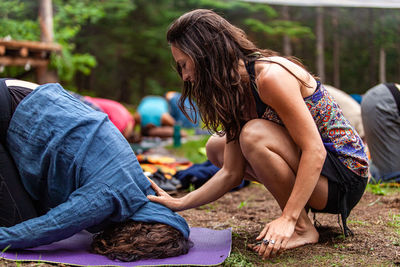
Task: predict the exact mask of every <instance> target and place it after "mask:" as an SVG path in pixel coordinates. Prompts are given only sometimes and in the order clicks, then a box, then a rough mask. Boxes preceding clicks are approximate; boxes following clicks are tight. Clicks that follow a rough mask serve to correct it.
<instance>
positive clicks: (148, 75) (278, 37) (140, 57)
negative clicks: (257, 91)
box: [0, 0, 400, 104]
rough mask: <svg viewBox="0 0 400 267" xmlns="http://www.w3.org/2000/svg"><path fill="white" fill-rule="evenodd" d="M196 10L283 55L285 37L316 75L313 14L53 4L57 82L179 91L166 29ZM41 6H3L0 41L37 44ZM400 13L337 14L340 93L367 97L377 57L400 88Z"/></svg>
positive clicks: (103, 90)
mask: <svg viewBox="0 0 400 267" xmlns="http://www.w3.org/2000/svg"><path fill="white" fill-rule="evenodd" d="M194 8H211V9H214V10H215V11H217V12H219V13H221V14H223V16H224V17H226V18H227V19H228V20H229V21H231V22H232V23H233V24H235V25H237V26H239V27H241V28H243V29H244V30H245V31H246V32H247V34H248V36H249V37H250V38H251V39H252V40H253V41H255V43H256V44H257V45H258V46H259V47H262V48H270V49H273V50H276V51H278V52H282V40H283V35H284V34H287V35H288V36H289V37H290V40H291V44H292V49H293V55H294V56H296V57H298V58H300V59H301V60H302V61H303V63H304V64H305V65H306V66H307V67H308V69H309V70H310V71H311V72H313V73H315V72H316V68H315V61H316V58H315V54H316V53H315V36H314V34H313V32H314V31H315V14H316V13H315V8H304V7H290V16H291V21H284V20H283V19H282V15H281V7H279V6H274V7H272V6H268V5H262V4H254V3H247V2H240V1H227V0H53V9H54V35H55V41H56V42H58V43H60V44H61V45H62V46H63V51H62V54H60V55H55V56H53V57H52V61H51V68H54V69H56V70H57V73H58V75H59V79H60V82H61V83H62V84H63V85H64V86H65V87H67V88H68V89H72V90H76V91H78V92H80V93H82V94H90V95H97V96H100V97H107V98H112V99H116V100H118V101H122V102H126V103H132V104H137V103H138V102H139V101H140V99H141V98H142V97H143V96H145V95H148V94H156V95H162V94H164V93H165V92H166V91H168V90H179V88H180V87H181V82H180V80H179V77H178V75H177V74H176V72H175V71H174V69H173V65H174V64H173V61H172V57H171V55H170V51H169V47H168V44H167V43H166V40H165V33H166V30H167V28H168V26H169V24H170V23H171V22H172V21H173V20H174V19H175V18H177V17H178V16H179V15H181V14H182V13H184V12H186V11H188V10H191V9H194ZM324 10H325V19H324V23H325V25H324V27H325V64H326V76H327V77H326V79H327V81H326V83H328V84H331V83H332V81H333V67H332V65H333V56H332V53H333V45H332V43H333V38H334V37H333V32H334V31H333V26H332V23H331V19H332V17H331V10H330V9H329V8H325V9H324ZM37 17H38V1H33V0H2V1H0V38H2V37H5V36H10V37H11V38H13V39H16V40H36V41H37V40H39V39H40V28H39V23H38V18H37ZM399 23H400V14H399V12H397V10H383V9H363V8H341V9H339V29H338V31H339V36H340V67H341V69H340V77H341V89H343V90H344V91H346V92H348V93H364V92H365V91H366V90H367V89H368V88H370V87H372V86H373V85H375V84H377V83H378V56H379V48H380V47H381V46H382V47H384V48H385V50H386V53H387V80H388V81H392V82H399V78H400V68H398V62H399V56H400V45H399V41H400V40H399V38H400V37H399V36H400V27H399ZM0 76H2V77H10V76H11V77H17V78H24V79H31V80H34V73H33V71H32V70H31V71H28V72H27V71H26V70H24V68H17V67H7V68H5V70H4V71H3V72H2V73H0Z"/></svg>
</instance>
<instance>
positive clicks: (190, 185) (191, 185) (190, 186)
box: [187, 184, 196, 192]
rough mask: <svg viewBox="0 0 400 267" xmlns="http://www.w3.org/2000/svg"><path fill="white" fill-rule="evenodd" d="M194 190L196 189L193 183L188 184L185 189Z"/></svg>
mask: <svg viewBox="0 0 400 267" xmlns="http://www.w3.org/2000/svg"><path fill="white" fill-rule="evenodd" d="M194 190H196V187H195V186H194V184H189V187H188V189H187V191H188V192H192V191H194Z"/></svg>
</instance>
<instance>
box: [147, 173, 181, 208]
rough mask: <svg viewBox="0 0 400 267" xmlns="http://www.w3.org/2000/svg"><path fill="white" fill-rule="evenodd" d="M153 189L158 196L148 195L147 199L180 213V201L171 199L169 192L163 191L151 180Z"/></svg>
mask: <svg viewBox="0 0 400 267" xmlns="http://www.w3.org/2000/svg"><path fill="white" fill-rule="evenodd" d="M149 180H150V183H151V187H152V188H153V190H154V191H155V192H156V195H157V196H153V195H148V196H147V198H148V199H149V200H150V201H153V202H157V203H159V204H161V205H164V206H166V207H168V208H170V209H171V210H173V211H179V210H181V208H180V199H178V198H173V197H171V196H170V195H169V194H168V193H167V192H165V191H164V190H162V189H161V188H160V187H159V186H158V185H157V184H156V183H155V182H153V181H152V180H151V179H150V178H149Z"/></svg>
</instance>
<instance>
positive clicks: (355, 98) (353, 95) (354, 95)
mask: <svg viewBox="0 0 400 267" xmlns="http://www.w3.org/2000/svg"><path fill="white" fill-rule="evenodd" d="M350 96H351V97H352V98H353V99H354V100H355V101H357V103H358V104H361V101H362V95H360V94H350Z"/></svg>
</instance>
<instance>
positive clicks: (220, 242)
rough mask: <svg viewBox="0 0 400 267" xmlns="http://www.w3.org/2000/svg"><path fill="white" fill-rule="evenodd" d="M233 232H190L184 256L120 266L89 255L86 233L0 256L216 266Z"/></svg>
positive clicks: (227, 250)
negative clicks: (187, 247)
mask: <svg viewBox="0 0 400 267" xmlns="http://www.w3.org/2000/svg"><path fill="white" fill-rule="evenodd" d="M231 232H232V230H231V229H225V230H211V229H207V228H191V229H190V237H189V238H190V240H192V242H193V243H194V246H193V247H192V248H191V249H190V250H189V253H188V254H186V255H181V256H179V257H172V258H166V259H151V260H140V261H135V262H120V261H113V260H110V259H108V258H107V257H105V256H101V255H97V254H92V253H89V247H90V243H91V240H92V235H91V234H90V233H88V232H86V231H83V232H80V233H77V234H75V235H73V236H71V237H70V238H67V239H65V240H61V241H58V242H54V243H52V244H50V245H45V246H40V247H36V248H31V249H25V250H14V251H11V250H10V251H6V252H3V253H1V252H0V256H1V257H3V258H5V259H9V260H18V261H40V262H52V263H64V264H73V265H84V266H88V265H90V266H96V265H101V266H104V265H106V266H140V265H145V266H157V265H174V266H177V265H217V264H221V263H222V262H224V260H225V259H226V258H227V257H228V256H229V254H230V252H231V243H232V238H231V236H232V233H231Z"/></svg>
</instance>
